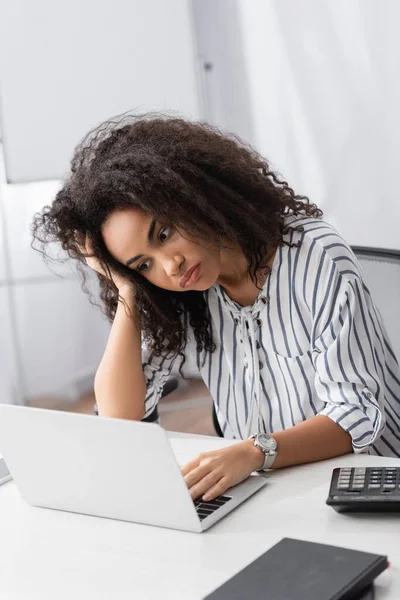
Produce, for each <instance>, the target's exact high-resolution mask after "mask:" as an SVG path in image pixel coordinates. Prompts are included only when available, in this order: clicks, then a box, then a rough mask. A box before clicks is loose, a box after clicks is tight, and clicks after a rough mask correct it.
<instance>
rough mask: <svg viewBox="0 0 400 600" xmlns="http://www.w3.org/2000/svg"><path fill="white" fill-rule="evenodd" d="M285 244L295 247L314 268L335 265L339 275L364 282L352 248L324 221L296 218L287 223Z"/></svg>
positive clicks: (288, 220)
mask: <svg viewBox="0 0 400 600" xmlns="http://www.w3.org/2000/svg"><path fill="white" fill-rule="evenodd" d="M285 226H286V227H287V231H286V233H285V235H284V241H285V242H286V243H289V244H294V247H295V248H296V249H298V250H299V252H300V255H301V256H302V258H303V259H304V260H309V261H310V260H311V261H312V262H313V263H314V264H315V263H319V262H322V261H323V262H326V263H329V264H331V265H333V264H334V265H335V267H336V269H337V273H338V274H340V275H343V276H347V277H349V278H353V277H356V278H357V279H359V278H361V272H360V267H359V264H358V261H357V258H356V256H355V255H354V252H353V250H352V249H351V246H350V245H349V244H348V243H347V242H346V240H345V239H343V237H342V236H341V235H340V233H339V232H338V230H337V229H336V228H335V227H334V226H333V225H331V224H330V223H328V222H327V221H325V220H323V219H314V218H309V217H305V218H300V219H294V218H293V217H290V218H288V219H287V220H285Z"/></svg>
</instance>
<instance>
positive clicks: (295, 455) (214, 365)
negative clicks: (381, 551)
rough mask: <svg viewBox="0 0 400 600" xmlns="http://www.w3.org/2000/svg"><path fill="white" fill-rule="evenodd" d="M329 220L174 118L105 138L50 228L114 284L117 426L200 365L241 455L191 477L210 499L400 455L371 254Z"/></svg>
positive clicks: (100, 390) (105, 367)
mask: <svg viewBox="0 0 400 600" xmlns="http://www.w3.org/2000/svg"><path fill="white" fill-rule="evenodd" d="M321 216H322V212H321V211H320V210H319V209H318V208H317V207H316V206H315V205H314V204H309V201H308V199H307V198H305V197H303V196H297V195H295V193H294V192H293V190H292V189H291V188H290V187H289V186H288V184H287V183H286V182H284V181H281V180H280V179H279V178H278V176H277V175H276V174H275V173H274V172H273V171H272V170H271V168H270V166H269V164H268V162H267V161H266V160H265V159H263V158H262V157H261V156H260V155H259V154H257V153H256V152H255V151H254V150H253V149H251V148H249V147H247V146H245V145H244V144H243V143H242V142H240V141H239V140H238V139H237V138H234V137H233V136H226V135H223V134H221V133H220V132H219V131H218V130H217V129H215V128H212V127H210V126H208V125H205V124H200V123H192V122H186V121H184V120H182V119H179V118H170V117H165V116H161V115H147V116H143V117H140V118H139V117H138V118H136V119H135V118H134V119H132V118H125V119H122V120H121V121H119V122H109V123H106V124H104V125H102V126H101V127H99V128H98V129H97V130H95V131H94V132H91V133H90V134H89V135H88V136H87V137H86V138H85V139H84V140H83V142H82V143H81V144H80V145H79V146H78V147H77V149H76V151H75V154H74V156H73V159H72V166H71V174H70V177H69V179H68V181H67V182H66V183H65V185H64V187H63V188H62V189H61V190H60V191H59V193H58V194H57V196H56V198H55V200H54V202H53V204H52V206H51V207H46V208H45V209H44V210H43V212H42V214H41V215H36V218H35V224H34V236H35V237H36V238H37V239H39V240H41V241H42V242H44V243H47V242H49V241H54V240H57V241H59V242H61V244H62V246H63V248H64V249H65V250H66V251H67V252H68V254H69V256H70V257H72V258H74V259H76V260H78V261H81V262H85V261H87V263H88V264H89V265H90V266H91V267H93V268H94V269H95V270H96V271H97V272H98V274H99V279H100V285H101V299H102V301H103V304H104V307H105V312H106V314H107V315H108V317H109V318H110V319H111V320H112V323H113V325H112V329H111V333H110V337H109V340H108V344H107V347H106V350H105V353H104V356H103V359H102V361H101V363H100V366H99V368H98V371H97V374H96V378H95V393H96V400H97V404H98V407H99V412H100V414H101V415H104V416H109V417H120V418H127V419H138V420H139V419H143V418H145V417H147V416H148V415H150V414H151V413H152V411H153V410H154V409H155V407H156V406H157V402H158V399H159V397H160V395H161V392H162V389H163V385H164V383H165V381H166V380H167V378H168V376H169V373H170V370H171V368H172V365H173V364H174V362H175V361H177V360H178V361H181V360H184V354H186V355H188V354H189V353H192V354H193V355H194V356H196V358H197V364H198V367H199V370H200V373H201V376H202V377H203V379H204V381H205V382H206V384H207V386H208V388H209V390H210V393H211V395H212V397H213V399H214V403H215V407H216V412H217V417H218V421H219V423H220V426H221V428H222V430H223V433H224V435H225V436H226V437H229V438H236V439H239V440H242V441H241V442H240V443H238V444H235V445H233V446H231V447H229V448H225V449H222V450H217V451H215V452H208V453H205V454H202V455H200V456H198V457H196V458H194V459H193V460H192V461H191V462H190V463H188V464H187V465H185V466H184V467H183V469H182V472H183V474H184V476H185V480H186V482H187V485H188V487H189V489H190V493H191V495H192V497H193V498H196V497H199V496H202V497H203V499H205V500H210V499H213V498H215V497H216V496H218V495H219V494H222V493H223V492H224V491H225V490H226V489H227V488H228V487H230V486H232V485H234V484H236V483H238V482H239V481H242V480H243V479H245V478H246V477H247V476H248V475H249V474H250V473H251V472H252V471H254V470H257V469H262V468H270V467H273V468H281V467H285V466H289V465H295V464H299V463H306V462H311V461H318V460H322V459H326V458H330V457H334V456H339V455H342V454H346V453H349V452H357V453H358V452H369V453H372V454H377V455H383V456H399V455H400V370H399V366H398V364H397V361H396V359H395V356H394V354H393V351H392V349H391V346H390V342H389V340H388V337H387V334H386V332H385V329H384V327H383V324H382V322H381V319H380V316H379V314H378V312H377V310H376V308H375V306H374V304H373V301H372V299H371V296H370V294H369V291H368V288H367V286H366V283H365V282H364V279H363V275H362V273H361V271H360V268H359V265H358V263H357V260H356V258H355V256H354V254H353V253H352V251H351V250H350V248H349V246H348V245H347V244H346V242H345V241H344V240H343V239H342V238H341V237H340V235H339V234H338V233H337V232H336V231H335V229H334V228H333V227H332V226H331V225H329V224H328V223H326V222H324V221H322V220H321ZM142 338H143V339H144V340H145V341H146V342H147V344H148V346H150V348H151V350H152V353H151V355H150V358H149V360H148V361H147V362H145V363H144V364H142V358H141V339H142ZM262 434H268V435H266V436H265V435H262Z"/></svg>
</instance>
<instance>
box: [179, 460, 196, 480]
mask: <svg viewBox="0 0 400 600" xmlns="http://www.w3.org/2000/svg"><path fill="white" fill-rule="evenodd" d="M199 464H200V460H199V458H198V457H197V456H196V458H193V459H192V460H191V461H189V462H188V463H186V464H185V465H183V467H181V473H182V475H183V476H184V477H185V475H187V474H188V473H190V471H193V470H194V469H196V468H197V467H198V466H199Z"/></svg>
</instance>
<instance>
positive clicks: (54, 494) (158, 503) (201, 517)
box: [0, 404, 267, 533]
mask: <svg viewBox="0 0 400 600" xmlns="http://www.w3.org/2000/svg"><path fill="white" fill-rule="evenodd" d="M0 452H1V454H2V455H3V457H4V459H5V461H6V463H7V466H8V468H9V470H10V473H11V475H12V477H13V479H14V481H15V483H16V485H17V488H18V490H19V492H20V494H21V496H22V498H23V499H24V500H25V501H26V502H28V503H29V504H32V505H33V506H39V507H45V508H53V509H57V510H65V511H70V512H76V513H81V514H87V515H93V516H97V517H107V518H110V519H120V520H123V521H131V522H134V523H144V524H147V525H156V526H160V527H168V528H172V529H180V530H183V531H193V532H197V533H200V532H202V531H205V530H206V529H208V528H209V527H211V526H212V525H214V523H216V522H217V521H219V520H220V519H222V518H223V517H225V516H226V515H227V514H228V513H230V512H231V511H232V510H233V509H234V508H236V507H237V506H238V505H239V504H241V503H242V502H244V501H245V500H246V499H247V498H249V496H251V495H252V494H254V493H255V492H256V491H257V490H259V489H260V488H262V487H263V486H264V485H265V484H266V483H267V481H266V479H265V478H264V477H262V476H258V475H253V476H250V477H248V479H246V480H245V481H243V482H242V483H240V484H239V485H237V486H234V487H232V488H230V489H229V490H228V491H227V492H226V493H225V494H224V495H223V496H220V497H219V498H218V499H217V500H214V501H212V502H201V501H197V502H193V500H192V499H191V497H190V494H189V491H188V488H187V486H186V484H185V480H184V478H183V476H182V474H181V471H180V467H179V465H178V462H177V459H176V457H175V454H174V452H173V449H172V446H171V444H170V441H169V439H168V436H167V433H166V431H165V430H164V429H162V427H160V426H159V425H157V424H153V423H143V422H138V421H128V420H123V419H111V418H104V417H95V416H91V415H83V414H75V413H68V412H61V411H56V410H46V409H41V408H30V407H25V406H14V405H9V404H2V405H0Z"/></svg>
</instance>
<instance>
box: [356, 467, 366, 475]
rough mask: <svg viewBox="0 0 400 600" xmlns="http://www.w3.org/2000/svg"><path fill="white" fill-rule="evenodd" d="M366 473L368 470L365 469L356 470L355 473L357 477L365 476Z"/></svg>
mask: <svg viewBox="0 0 400 600" xmlns="http://www.w3.org/2000/svg"><path fill="white" fill-rule="evenodd" d="M366 472H367V469H365V468H361V467H360V468H357V469H354V473H355V474H356V475H365V473H366Z"/></svg>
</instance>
